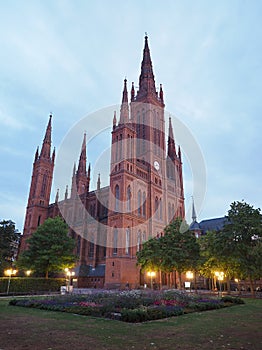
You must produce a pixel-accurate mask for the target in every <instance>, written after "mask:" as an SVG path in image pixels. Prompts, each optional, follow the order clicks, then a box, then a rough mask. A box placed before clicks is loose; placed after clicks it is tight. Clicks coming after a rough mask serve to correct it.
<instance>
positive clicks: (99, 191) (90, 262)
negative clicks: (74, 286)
mask: <svg viewBox="0 0 262 350" xmlns="http://www.w3.org/2000/svg"><path fill="white" fill-rule="evenodd" d="M119 114H120V115H119V117H118V116H117V113H116V112H115V114H114V116H113V125H112V143H111V160H110V174H109V176H110V182H109V186H107V187H101V184H100V178H98V181H97V188H96V190H90V189H89V184H90V176H91V169H90V165H89V167H88V169H87V164H86V163H87V157H86V135H84V139H83V143H82V148H81V153H80V157H79V162H78V167H77V169H76V168H74V170H73V176H72V185H71V190H70V193H69V192H68V189H66V192H65V196H64V199H63V200H59V198H58V194H57V196H56V200H55V203H52V204H50V193H51V187H52V178H53V170H54V166H55V151H53V152H52V150H51V133H52V132H51V123H52V116H51V115H50V119H49V122H48V125H47V129H46V133H45V136H44V140H43V144H42V148H41V150H40V151H38V149H37V151H36V153H35V158H34V164H33V173H32V179H31V187H30V193H29V198H28V204H27V209H26V216H25V224H24V231H23V238H22V241H21V246H20V251H23V250H24V249H26V240H27V238H28V237H30V236H31V235H32V234H33V233H34V232H35V230H36V229H37V227H38V226H39V225H41V224H42V223H43V222H44V221H45V220H46V219H47V218H49V217H55V216H57V215H61V216H62V217H63V218H64V219H65V220H66V222H67V223H68V225H69V227H70V232H69V234H70V235H71V236H72V237H74V238H75V239H76V242H77V244H76V252H77V255H78V257H79V260H78V262H77V266H76V268H75V271H76V276H77V280H78V286H79V287H98V288H100V287H105V288H121V287H124V286H125V285H126V283H127V282H128V283H129V286H130V287H131V288H133V287H138V286H139V285H143V284H144V283H147V282H149V281H148V280H147V279H148V277H147V275H146V273H141V271H140V269H139V267H138V266H136V252H137V251H138V250H140V249H141V247H142V245H143V242H145V241H146V240H148V239H149V238H150V237H155V236H157V235H161V234H162V232H163V229H164V227H165V226H166V225H167V224H168V223H169V222H170V221H171V220H172V219H173V218H174V217H178V216H179V217H182V218H184V215H185V214H184V213H185V210H184V193H183V175H182V160H181V151H180V147H178V149H176V145H175V141H174V136H173V129H172V122H171V119H170V118H169V129H168V140H167V142H166V137H165V136H166V135H165V104H164V94H163V89H162V85H161V84H160V86H159V88H158V89H156V84H155V79H154V74H153V67H152V61H151V57H150V50H149V46H148V38H147V36H146V37H145V43H144V50H143V58H142V64H141V73H140V77H139V88H138V90H137V91H135V87H134V83H132V86H131V92H130V98H129V97H128V91H127V80H126V79H125V80H124V88H123V95H122V103H121V108H120V113H119Z"/></svg>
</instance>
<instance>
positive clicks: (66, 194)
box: [65, 185, 68, 200]
mask: <svg viewBox="0 0 262 350" xmlns="http://www.w3.org/2000/svg"><path fill="white" fill-rule="evenodd" d="M67 198H68V185H66V190H65V200H66V199H67Z"/></svg>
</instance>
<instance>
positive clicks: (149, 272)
mask: <svg viewBox="0 0 262 350" xmlns="http://www.w3.org/2000/svg"><path fill="white" fill-rule="evenodd" d="M147 276H148V277H150V282H151V289H153V277H155V276H156V273H155V271H148V273H147Z"/></svg>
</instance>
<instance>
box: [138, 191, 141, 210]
mask: <svg viewBox="0 0 262 350" xmlns="http://www.w3.org/2000/svg"><path fill="white" fill-rule="evenodd" d="M137 214H138V215H139V216H141V191H140V190H139V191H138V192H137Z"/></svg>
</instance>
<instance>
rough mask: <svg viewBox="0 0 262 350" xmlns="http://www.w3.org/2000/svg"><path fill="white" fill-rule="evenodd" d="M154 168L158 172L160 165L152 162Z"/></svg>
mask: <svg viewBox="0 0 262 350" xmlns="http://www.w3.org/2000/svg"><path fill="white" fill-rule="evenodd" d="M154 168H155V169H156V170H157V171H158V170H159V169H160V165H159V163H158V161H156V160H155V161H154Z"/></svg>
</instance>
